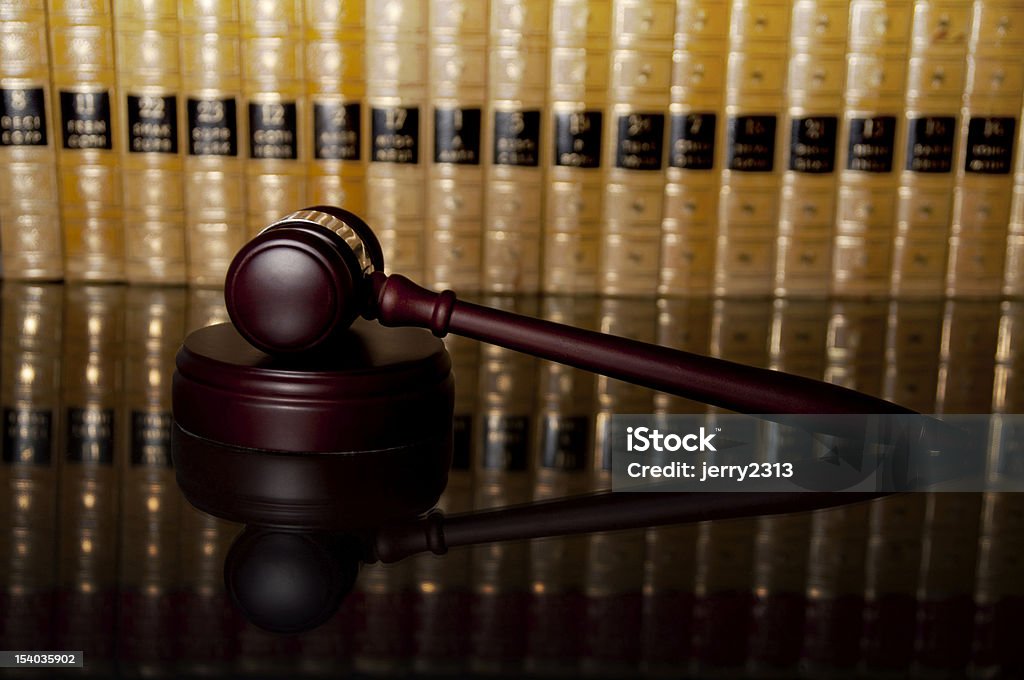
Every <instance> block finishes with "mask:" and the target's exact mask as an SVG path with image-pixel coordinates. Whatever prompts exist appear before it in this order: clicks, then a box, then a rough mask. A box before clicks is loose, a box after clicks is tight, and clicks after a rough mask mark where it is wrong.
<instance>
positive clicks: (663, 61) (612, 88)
mask: <svg viewBox="0 0 1024 680" xmlns="http://www.w3.org/2000/svg"><path fill="white" fill-rule="evenodd" d="M675 15H676V7H675V3H674V2H665V1H664V0H650V1H649V2H642V3H638V4H631V3H628V2H625V0H612V27H611V35H610V40H609V45H608V68H609V78H608V97H607V106H606V114H605V115H606V116H607V121H606V122H605V124H604V148H605V149H607V150H608V162H607V163H605V164H604V177H603V183H604V203H603V205H602V213H601V227H602V232H601V249H600V252H601V260H600V262H601V265H600V272H601V278H600V281H599V284H600V288H599V290H600V292H601V293H602V294H603V295H653V294H654V293H655V292H656V291H657V289H658V271H659V266H660V264H661V219H662V216H663V211H662V204H663V198H664V196H663V194H664V181H665V144H666V139H667V130H666V111H667V110H668V105H669V90H670V85H671V79H672V64H671V62H670V61H669V60H668V59H667V58H666V56H667V55H669V54H671V53H672V41H673V39H674V35H675Z"/></svg>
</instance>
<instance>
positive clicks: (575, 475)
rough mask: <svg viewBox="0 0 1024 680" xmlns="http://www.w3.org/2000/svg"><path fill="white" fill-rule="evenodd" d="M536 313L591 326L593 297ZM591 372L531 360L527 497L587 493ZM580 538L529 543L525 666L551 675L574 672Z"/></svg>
mask: <svg viewBox="0 0 1024 680" xmlns="http://www.w3.org/2000/svg"><path fill="white" fill-rule="evenodd" d="M543 318H545V319H548V320H550V321H555V322H557V323H567V324H570V325H572V326H578V327H584V328H594V327H595V326H596V324H597V300H596V298H579V297H573V298H566V297H548V298H545V299H544V304H543ZM593 416H594V378H593V375H592V374H590V373H588V372H585V371H580V370H578V369H574V368H570V367H568V366H563V365H562V364H556V363H552V362H547V361H541V362H539V363H538V401H537V414H536V428H535V431H536V435H535V438H534V442H535V444H534V447H533V451H532V453H533V461H532V463H531V467H532V469H533V473H534V480H533V496H532V499H533V500H534V501H541V500H548V499H553V498H562V497H565V496H574V495H578V494H582V493H585V492H586V491H588V488H589V486H588V481H589V480H588V471H589V470H590V468H591V465H592V459H593V450H594V449H593V441H592V435H593ZM586 558H587V539H586V537H582V536H573V537H564V538H562V537H555V538H545V539H539V540H535V541H533V542H531V544H530V612H529V627H528V638H527V650H526V654H527V657H526V669H527V671H529V672H530V673H540V674H544V675H553V674H559V673H562V674H564V673H569V674H572V673H575V672H576V670H577V663H578V661H579V657H580V652H581V647H580V645H581V635H580V633H581V631H580V626H579V622H580V621H581V620H582V617H583V612H584V607H583V603H584V600H583V573H584V569H585V566H584V563H585V562H586Z"/></svg>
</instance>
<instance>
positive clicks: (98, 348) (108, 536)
mask: <svg viewBox="0 0 1024 680" xmlns="http://www.w3.org/2000/svg"><path fill="white" fill-rule="evenodd" d="M63 307H64V314H63V322H64V329H63V333H62V340H63V345H62V365H61V373H62V379H61V383H62V389H61V396H62V404H61V408H62V416H61V431H60V433H59V435H58V437H59V439H58V441H59V442H60V445H59V446H60V451H61V456H60V459H59V461H58V477H59V481H58V488H59V497H58V498H59V500H58V503H59V506H58V507H59V512H60V517H61V527H60V532H59V535H58V538H57V541H58V543H57V578H58V584H59V597H58V601H57V606H56V610H55V614H54V615H55V619H56V621H57V635H56V640H55V642H56V644H57V645H58V648H59V649H81V650H82V651H83V653H84V654H85V656H86V658H88V659H90V668H91V670H92V672H94V673H103V672H110V671H111V670H112V669H113V667H114V662H115V652H116V650H115V644H114V641H115V639H116V630H117V628H116V621H117V618H116V611H117V610H116V606H117V605H116V601H117V565H118V562H117V560H118V517H119V511H120V504H119V501H118V489H119V478H120V475H119V466H120V462H119V461H120V459H121V457H122V456H124V455H125V452H124V449H123V446H122V441H121V439H120V437H119V436H118V434H119V431H118V428H119V427H121V426H122V422H121V419H122V418H123V416H124V410H123V409H124V404H123V401H122V399H121V396H120V395H121V390H122V385H123V382H122V374H121V366H122V364H123V361H124V357H123V354H122V353H123V352H124V335H123V333H124V289H123V288H120V287H116V286H115V287H110V286H97V285H75V286H66V287H65V289H64V300H63Z"/></svg>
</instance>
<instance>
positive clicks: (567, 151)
mask: <svg viewBox="0 0 1024 680" xmlns="http://www.w3.org/2000/svg"><path fill="white" fill-rule="evenodd" d="M603 123H604V115H603V114H602V113H601V112H600V111H571V112H567V113H556V114H555V165H561V166H564V167H568V168H599V167H601V126H602V124H603Z"/></svg>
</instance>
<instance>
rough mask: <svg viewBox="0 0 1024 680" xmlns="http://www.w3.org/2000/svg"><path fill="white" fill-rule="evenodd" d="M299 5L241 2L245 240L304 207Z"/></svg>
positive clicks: (295, 0) (305, 131)
mask: <svg viewBox="0 0 1024 680" xmlns="http://www.w3.org/2000/svg"><path fill="white" fill-rule="evenodd" d="M302 18H303V12H302V0H259V1H254V0H243V2H242V12H241V28H242V93H243V95H244V96H245V101H246V112H245V117H246V120H247V121H248V132H249V134H248V138H247V140H246V142H247V146H248V147H249V149H248V158H249V160H248V161H247V162H246V164H245V184H246V188H245V196H246V229H245V230H246V235H247V236H248V237H250V238H251V237H253V236H255V235H256V234H257V233H259V232H260V231H261V230H262V229H263V228H264V227H266V226H268V225H270V224H273V223H274V222H276V221H277V220H279V219H280V218H282V217H284V216H285V215H287V214H288V213H290V212H292V211H294V210H296V209H297V208H299V207H301V206H304V205H306V166H307V162H308V161H307V158H308V156H307V152H308V150H309V142H308V141H307V139H308V137H309V121H308V118H309V111H308V110H307V102H306V96H305V95H306V93H305V90H306V87H305V83H304V82H303V76H304V72H303V67H302V60H303V56H304V55H303V42H302V36H303V33H302Z"/></svg>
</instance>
